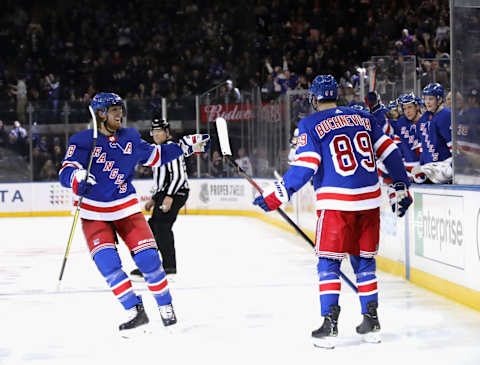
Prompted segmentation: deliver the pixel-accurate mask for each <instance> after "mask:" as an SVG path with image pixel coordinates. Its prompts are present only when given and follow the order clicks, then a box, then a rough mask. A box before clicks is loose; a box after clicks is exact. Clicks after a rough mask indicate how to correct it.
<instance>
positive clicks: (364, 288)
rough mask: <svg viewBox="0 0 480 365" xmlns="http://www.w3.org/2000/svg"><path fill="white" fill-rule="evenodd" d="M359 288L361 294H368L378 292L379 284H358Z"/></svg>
mask: <svg viewBox="0 0 480 365" xmlns="http://www.w3.org/2000/svg"><path fill="white" fill-rule="evenodd" d="M357 286H358V291H359V292H360V293H368V292H371V291H374V290H377V282H374V283H370V284H367V285H362V284H361V283H358V284H357Z"/></svg>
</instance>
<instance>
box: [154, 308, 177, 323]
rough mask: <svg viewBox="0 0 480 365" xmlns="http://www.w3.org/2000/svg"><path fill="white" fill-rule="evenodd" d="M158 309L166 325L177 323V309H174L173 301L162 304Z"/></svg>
mask: <svg viewBox="0 0 480 365" xmlns="http://www.w3.org/2000/svg"><path fill="white" fill-rule="evenodd" d="M158 309H159V310H160V316H161V317H162V322H163V325H164V326H165V327H168V326H171V325H173V324H175V323H177V317H176V316H175V311H174V310H173V305H172V304H171V303H170V304H166V305H161V306H159V307H158Z"/></svg>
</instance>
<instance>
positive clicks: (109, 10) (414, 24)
mask: <svg viewBox="0 0 480 365" xmlns="http://www.w3.org/2000/svg"><path fill="white" fill-rule="evenodd" d="M2 7H3V9H4V11H3V12H2V15H0V48H1V49H2V53H1V55H0V119H3V123H2V125H0V143H2V144H1V145H0V146H5V145H6V146H7V147H8V146H10V147H11V148H13V145H15V146H16V147H15V148H17V149H19V150H21V151H23V152H24V151H25V150H24V149H23V150H22V148H24V147H21V146H20V147H19V146H18V144H11V143H10V142H9V139H10V137H8V136H9V135H10V132H11V130H14V129H15V128H16V127H14V122H15V121H17V122H18V123H19V124H23V125H26V121H27V111H26V105H27V104H28V103H32V104H33V105H45V104H47V105H48V108H49V109H50V110H52V111H53V112H54V114H53V115H58V113H59V111H60V109H61V101H62V100H68V101H70V102H73V103H77V105H79V106H80V107H81V108H82V109H85V110H86V106H87V105H88V103H89V101H90V98H91V97H92V96H93V95H94V94H95V93H96V92H98V91H104V90H108V91H113V92H116V93H118V94H120V95H121V96H122V97H124V98H125V99H127V100H142V99H156V98H160V97H166V98H167V99H168V101H169V103H171V104H175V103H176V102H177V101H179V100H181V99H182V98H189V97H192V96H193V95H195V94H200V93H202V92H204V91H205V90H207V89H209V88H211V87H213V86H215V85H217V84H219V83H222V82H225V81H226V80H231V81H230V86H231V85H232V83H233V86H234V87H235V88H236V89H237V90H238V89H240V90H246V89H251V88H254V87H259V88H260V90H261V91H262V94H263V96H264V99H265V100H268V99H271V98H273V97H275V96H277V95H278V94H280V93H283V92H285V91H286V90H289V89H307V88H308V87H309V85H310V82H311V81H312V79H313V78H314V77H315V76H316V75H317V74H318V73H322V74H332V75H334V76H335V78H336V79H337V80H339V83H340V86H341V91H340V98H341V100H343V101H344V102H347V101H348V100H344V99H345V97H346V95H345V94H346V93H347V92H346V91H343V90H355V89H356V88H358V82H359V79H358V72H357V69H358V67H359V66H361V64H362V62H363V61H366V60H368V59H369V58H370V57H371V56H374V55H387V56H395V57H400V58H401V57H407V56H414V57H417V59H418V61H417V65H418V67H419V68H418V72H419V75H420V77H425V79H427V78H429V77H430V76H429V73H430V74H431V73H432V72H437V73H440V74H441V75H443V76H440V77H444V78H445V82H449V80H447V79H448V77H446V76H445V75H446V72H443V71H442V70H444V68H445V65H443V64H442V63H441V62H440V63H439V62H437V61H433V62H432V61H428V60H425V59H428V58H440V59H445V60H447V59H448V58H449V26H448V21H449V8H448V1H447V0H440V1H434V0H424V1H420V2H419V1H411V0H403V1H400V0H393V1H388V2H385V1H380V0H345V1H335V0H325V1H324V0H268V1H267V0H250V1H243V2H238V1H229V0H227V1H221V2H219V1H214V0H176V1H173V0H165V1H162V2H157V1H144V0H132V1H128V2H126V3H125V4H124V6H118V2H114V1H111V0H107V1H103V2H95V1H93V0H80V1H75V2H71V1H62V2H60V1H47V2H42V4H41V5H40V4H39V3H36V2H34V1H33V0H22V1H13V0H5V1H3V2H2ZM430 79H431V77H430ZM437 81H439V82H442V80H437ZM446 86H447V88H448V85H446ZM235 88H233V90H235ZM353 93H354V91H353V92H352V93H351V94H350V95H348V98H352V97H354V95H353ZM232 95H233V96H235V94H234V93H233V94H232ZM342 98H344V99H342ZM55 113H57V114H55ZM60 123H61V121H60ZM4 129H5V133H6V134H7V137H5V136H4V134H3V132H1V131H2V130H4ZM22 138H23V137H20V138H17V140H21V139H22ZM52 138H53V137H52ZM52 138H49V140H48V143H49V145H50V147H49V148H48V156H44V158H46V160H45V162H46V161H52V163H53V165H54V166H56V164H57V161H56V160H55V158H53V151H54V146H55V142H54V140H53V139H52ZM5 139H6V143H4V142H1V141H4V140H5ZM41 140H42V139H41V138H38V140H36V141H35V146H34V149H35V151H38V150H39V151H40V153H47V152H45V151H43V150H42V149H45V148H43V147H41V146H40V143H41ZM19 144H20V145H21V143H19ZM62 149H63V147H62ZM35 153H36V152H35ZM47 157H51V158H47ZM49 164H50V163H49ZM38 174H39V173H38ZM47 175H48V174H47ZM38 176H40V175H38Z"/></svg>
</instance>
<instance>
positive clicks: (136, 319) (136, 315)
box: [118, 299, 149, 337]
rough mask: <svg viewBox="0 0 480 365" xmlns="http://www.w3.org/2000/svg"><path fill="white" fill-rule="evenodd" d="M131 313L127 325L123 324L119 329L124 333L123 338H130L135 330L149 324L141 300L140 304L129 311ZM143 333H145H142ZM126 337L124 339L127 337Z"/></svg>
mask: <svg viewBox="0 0 480 365" xmlns="http://www.w3.org/2000/svg"><path fill="white" fill-rule="evenodd" d="M128 313H129V320H128V321H127V322H125V323H122V324H121V325H120V326H119V327H118V329H119V330H120V331H123V332H121V333H122V336H124V335H125V336H126V337H128V335H127V333H128V334H131V333H133V332H131V331H132V330H134V329H137V328H138V327H140V326H143V325H145V324H147V323H148V322H149V320H148V317H147V313H145V308H144V307H143V303H142V301H141V299H140V302H139V303H138V304H137V305H135V306H134V307H133V308H131V309H129V310H128ZM142 332H143V331H142ZM125 336H124V337H125Z"/></svg>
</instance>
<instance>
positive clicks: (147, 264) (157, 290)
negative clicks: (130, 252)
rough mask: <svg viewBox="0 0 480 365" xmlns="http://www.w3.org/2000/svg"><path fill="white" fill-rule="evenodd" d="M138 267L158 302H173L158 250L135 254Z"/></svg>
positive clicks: (163, 303)
mask: <svg viewBox="0 0 480 365" xmlns="http://www.w3.org/2000/svg"><path fill="white" fill-rule="evenodd" d="M133 259H134V260H135V262H136V264H137V267H138V269H139V270H140V271H141V272H142V274H143V277H144V278H145V281H146V282H147V285H148V289H150V291H151V292H152V294H153V297H154V298H155V300H156V301H157V304H158V305H159V306H160V305H165V304H170V303H171V302H172V296H171V295H170V291H169V290H168V282H167V276H166V274H165V271H164V270H163V267H162V262H161V261H160V255H159V254H158V251H157V250H154V249H148V250H143V251H140V252H139V253H137V254H136V255H135V256H133Z"/></svg>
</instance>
